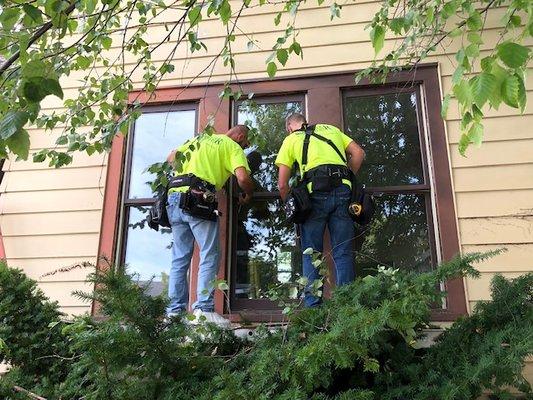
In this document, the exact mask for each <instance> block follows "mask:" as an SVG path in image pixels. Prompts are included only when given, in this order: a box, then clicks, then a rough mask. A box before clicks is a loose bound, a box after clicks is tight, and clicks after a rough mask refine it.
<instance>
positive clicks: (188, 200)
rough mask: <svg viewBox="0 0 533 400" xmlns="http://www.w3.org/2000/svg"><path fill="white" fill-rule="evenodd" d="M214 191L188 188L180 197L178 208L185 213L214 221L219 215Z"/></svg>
mask: <svg viewBox="0 0 533 400" xmlns="http://www.w3.org/2000/svg"><path fill="white" fill-rule="evenodd" d="M214 195H215V194H214V193H212V192H207V191H205V190H199V189H197V188H193V187H191V188H189V190H187V191H186V192H185V193H182V194H181V197H180V208H181V209H182V210H183V211H184V212H185V213H187V214H189V215H192V216H193V217H197V218H200V219H205V220H208V221H216V220H217V217H218V215H219V213H218V202H217V201H216V200H215V198H214Z"/></svg>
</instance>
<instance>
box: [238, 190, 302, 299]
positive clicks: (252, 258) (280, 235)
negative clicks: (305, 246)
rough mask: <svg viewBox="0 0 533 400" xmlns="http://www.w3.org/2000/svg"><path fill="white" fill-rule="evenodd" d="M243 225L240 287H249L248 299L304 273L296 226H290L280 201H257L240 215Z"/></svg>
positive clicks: (239, 233) (239, 267)
mask: <svg viewBox="0 0 533 400" xmlns="http://www.w3.org/2000/svg"><path fill="white" fill-rule="evenodd" d="M257 210H260V211H259V212H258V211H257ZM239 222H240V223H239V225H240V226H239V227H238V228H237V229H238V230H237V263H236V265H237V285H238V286H239V287H242V288H244V287H246V286H248V289H247V290H246V292H247V293H243V294H244V297H248V298H258V297H261V294H260V293H259V291H263V292H264V291H265V290H267V289H268V288H269V287H270V286H272V285H273V284H276V283H279V282H280V281H283V280H287V278H289V277H291V276H294V275H295V274H296V273H299V272H300V270H301V264H300V259H301V255H300V251H299V250H298V249H297V247H296V245H295V244H296V238H295V231H294V226H293V225H292V224H289V223H287V221H286V218H285V215H284V213H283V211H282V209H281V203H280V201H279V200H273V201H269V202H268V203H267V202H265V201H253V202H252V204H251V205H250V208H248V209H246V210H242V211H241V212H240V213H239Z"/></svg>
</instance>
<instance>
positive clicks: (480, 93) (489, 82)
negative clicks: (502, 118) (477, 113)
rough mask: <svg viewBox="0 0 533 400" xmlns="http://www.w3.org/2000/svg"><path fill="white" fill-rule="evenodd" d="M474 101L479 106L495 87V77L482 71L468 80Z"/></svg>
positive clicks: (481, 105)
mask: <svg viewBox="0 0 533 400" xmlns="http://www.w3.org/2000/svg"><path fill="white" fill-rule="evenodd" d="M470 85H471V86H472V94H473V97H474V102H475V103H476V105H477V106H478V107H479V108H481V107H483V105H484V104H485V103H486V102H487V100H488V99H489V96H490V95H491V93H492V92H493V91H494V89H495V88H496V77H495V76H494V75H492V74H490V73H488V72H482V73H481V74H479V75H478V76H476V77H474V78H472V79H471V80H470Z"/></svg>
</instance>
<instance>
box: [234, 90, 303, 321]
mask: <svg viewBox="0 0 533 400" xmlns="http://www.w3.org/2000/svg"><path fill="white" fill-rule="evenodd" d="M305 97H306V93H305V92H301V93H292V94H286V95H285V94H282V95H271V94H267V95H260V94H255V95H254V97H253V101H254V102H255V103H256V104H276V103H288V102H293V103H296V102H299V103H301V105H302V112H303V114H304V115H305V113H306V105H305ZM242 103H243V101H236V102H233V103H232V104H231V115H232V125H235V124H237V117H238V115H237V110H238V107H239V106H240V105H241V104H242ZM232 183H233V185H232V186H233V188H235V182H234V180H233V182H232ZM232 192H233V191H232ZM236 193H237V192H236V191H235V192H233V193H232V195H233V202H235V201H237V198H236ZM278 199H280V197H279V191H277V190H273V191H267V190H263V191H258V192H254V200H260V201H262V200H263V201H272V200H278ZM234 204H235V203H234ZM230 212H232V221H235V220H236V219H237V208H236V207H233V210H230ZM229 231H230V234H231V241H230V243H229V246H228V247H229V249H230V250H229V251H230V252H231V254H236V249H237V247H236V245H237V230H236V229H234V227H233V226H231V224H230V226H229ZM236 268H237V264H236V258H235V257H230V260H229V262H228V275H229V279H230V282H231V285H230V291H229V292H230V296H229V300H230V306H231V308H230V311H231V312H233V313H237V314H240V315H242V316H244V317H245V318H247V319H251V320H259V321H261V320H265V318H266V320H268V321H270V320H272V319H274V320H279V319H280V318H283V316H282V314H281V312H280V311H281V310H279V307H278V306H277V305H276V303H274V302H272V301H271V300H268V299H244V298H237V297H236V296H235V288H236V284H237V274H236V273H235V272H234V271H236ZM225 311H226V312H227V311H228V310H225Z"/></svg>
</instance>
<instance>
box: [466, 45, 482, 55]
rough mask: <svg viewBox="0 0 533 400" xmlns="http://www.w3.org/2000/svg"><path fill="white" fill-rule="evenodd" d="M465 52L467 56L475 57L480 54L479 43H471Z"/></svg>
mask: <svg viewBox="0 0 533 400" xmlns="http://www.w3.org/2000/svg"><path fill="white" fill-rule="evenodd" d="M465 54H466V56H467V57H470V58H475V57H477V56H479V45H477V44H473V43H472V44H469V45H468V46H467V47H466V49H465Z"/></svg>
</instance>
